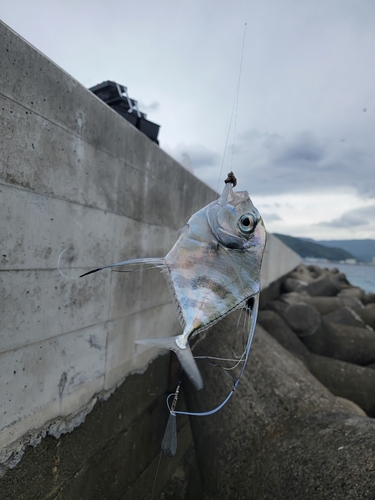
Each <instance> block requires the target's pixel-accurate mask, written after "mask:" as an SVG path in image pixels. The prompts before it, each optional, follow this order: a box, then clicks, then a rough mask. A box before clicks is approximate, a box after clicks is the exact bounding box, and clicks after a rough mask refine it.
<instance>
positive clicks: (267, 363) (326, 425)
mask: <svg viewBox="0 0 375 500" xmlns="http://www.w3.org/2000/svg"><path fill="white" fill-rule="evenodd" d="M233 328H235V322H233V321H232V320H231V318H230V316H228V317H227V318H225V319H224V320H223V321H221V322H220V323H218V324H217V325H215V327H213V328H212V329H211V330H209V331H208V333H207V335H206V337H205V338H204V339H203V340H202V341H201V342H199V344H198V345H197V346H196V347H197V348H198V347H199V351H198V352H197V354H201V353H203V352H205V353H207V352H212V353H214V352H215V353H216V355H220V354H222V355H224V354H225V353H226V351H227V348H228V335H229V333H230V332H231V330H232V329H233ZM201 371H202V376H203V378H204V381H205V388H204V389H202V391H196V390H195V389H194V388H193V386H192V385H191V384H190V385H189V384H185V392H186V393H187V394H186V398H187V400H188V406H189V408H190V410H191V411H199V410H201V409H202V410H203V409H207V408H211V407H212V403H213V399H212V398H213V396H214V393H215V391H216V390H217V386H218V382H217V375H218V374H217V371H215V370H214V369H212V367H210V366H209V365H208V364H204V365H202V369H201ZM368 371H371V370H368ZM374 374H375V372H374ZM205 389H206V391H205ZM203 391H205V392H204V393H203ZM191 425H192V429H193V435H194V442H195V446H196V449H197V456H198V460H199V463H200V472H201V476H202V481H203V487H204V493H205V495H204V498H205V500H213V499H215V500H217V499H220V500H226V499H228V500H229V499H234V498H236V499H249V500H256V499H266V500H267V499H268V500H271V499H272V500H278V499H279V500H281V499H287V498H288V499H289V498H290V499H291V498H296V499H307V498H308V499H309V500H310V499H311V500H318V499H319V500H322V499H330V500H335V499H336V500H338V499H343V498H345V499H346V500H354V499H358V498H369V499H370V498H371V495H373V492H374V491H375V475H374V474H373V473H372V472H369V471H372V470H373V467H374V450H373V447H372V446H371V444H370V443H372V442H373V439H374V435H375V420H373V419H369V418H367V417H363V416H359V415H356V414H355V413H354V412H353V411H352V410H348V409H347V408H343V405H342V404H341V403H340V402H339V401H337V398H336V397H334V396H333V395H332V394H331V393H330V392H329V391H328V390H327V389H326V388H325V387H324V386H323V385H322V384H321V383H319V382H318V381H317V379H316V378H315V377H313V375H311V374H310V373H309V371H308V370H307V369H306V367H305V366H304V364H303V363H301V362H300V361H299V360H298V359H296V358H295V357H294V356H293V355H292V354H290V353H289V352H288V351H286V350H285V349H284V348H283V347H282V346H281V345H280V344H279V343H278V342H277V341H276V340H275V339H273V338H272V336H270V335H269V334H268V333H267V332H266V331H265V330H264V329H262V328H261V327H259V326H258V327H257V329H256V332H255V338H254V342H253V347H252V351H251V353H250V357H249V361H248V366H247V367H246V369H245V372H244V374H243V376H242V379H241V381H240V383H239V385H238V387H237V389H236V391H235V392H234V395H233V397H232V398H231V399H230V401H229V402H228V404H227V405H226V406H225V407H224V408H222V409H221V410H220V411H218V412H217V413H215V414H213V415H211V416H209V417H204V418H199V417H197V418H195V417H193V418H191Z"/></svg>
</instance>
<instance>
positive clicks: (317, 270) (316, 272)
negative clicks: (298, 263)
mask: <svg viewBox="0 0 375 500" xmlns="http://www.w3.org/2000/svg"><path fill="white" fill-rule="evenodd" d="M307 269H308V271H309V273H310V276H312V277H313V278H319V276H322V274H325V273H326V272H327V269H322V268H321V267H319V266H313V265H310V266H307Z"/></svg>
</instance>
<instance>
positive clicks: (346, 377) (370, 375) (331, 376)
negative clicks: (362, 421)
mask: <svg viewBox="0 0 375 500" xmlns="http://www.w3.org/2000/svg"><path fill="white" fill-rule="evenodd" d="M308 365H309V368H310V371H311V373H312V374H313V375H315V377H316V378H317V379H318V380H319V381H320V382H321V383H322V384H323V385H324V386H325V387H327V388H328V389H329V390H330V391H331V392H332V394H335V395H336V396H340V397H342V398H346V399H349V400H351V401H354V403H356V404H357V405H358V406H360V407H361V408H362V410H363V411H365V412H366V414H367V415H368V416H370V417H375V390H374V388H375V370H371V369H370V368H367V367H363V366H358V365H355V364H352V363H347V362H345V361H340V360H337V359H331V358H328V357H326V356H319V355H317V354H312V355H311V356H310V358H309V360H308Z"/></svg>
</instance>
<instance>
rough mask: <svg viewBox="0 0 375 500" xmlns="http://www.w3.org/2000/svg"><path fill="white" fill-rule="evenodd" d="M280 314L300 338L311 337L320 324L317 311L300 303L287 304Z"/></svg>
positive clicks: (308, 305)
mask: <svg viewBox="0 0 375 500" xmlns="http://www.w3.org/2000/svg"><path fill="white" fill-rule="evenodd" d="M281 314H282V316H283V318H284V319H285V321H286V322H287V323H288V325H289V326H290V327H291V328H292V330H294V331H295V332H296V333H297V335H298V336H299V337H301V338H302V337H306V336H310V335H313V334H314V333H315V332H316V331H317V330H318V328H319V326H320V323H321V316H320V314H319V311H318V310H317V309H316V308H315V307H314V306H312V305H310V304H304V303H302V302H301V303H295V304H289V305H288V306H287V307H286V308H285V309H284V310H283V311H282V313H281Z"/></svg>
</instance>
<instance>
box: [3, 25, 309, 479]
mask: <svg viewBox="0 0 375 500" xmlns="http://www.w3.org/2000/svg"><path fill="white" fill-rule="evenodd" d="M0 47H1V51H0V54H1V55H0V57H1V68H2V70H1V71H2V86H1V89H0V113H1V121H0V133H1V137H2V148H1V151H0V203H1V213H2V217H1V221H0V234H1V236H0V238H1V241H2V251H1V256H0V294H1V302H0V382H1V383H0V464H3V470H6V468H7V467H13V466H14V465H15V464H16V463H17V462H18V460H19V459H20V457H21V456H22V452H23V450H24V449H25V446H26V445H27V444H36V443H38V442H39V441H40V438H41V437H43V436H45V435H46V434H51V435H53V436H55V437H59V436H60V435H61V433H63V432H67V431H71V430H72V429H73V428H74V427H76V426H78V425H79V424H80V423H82V421H83V420H84V418H85V417H86V415H87V413H88V412H90V411H91V410H92V408H93V406H94V404H95V403H96V402H97V401H98V400H103V398H104V399H105V398H107V397H108V395H109V394H110V393H111V392H112V391H113V390H115V389H116V387H117V386H118V385H119V384H120V383H122V381H123V380H124V378H125V377H126V376H127V375H128V374H129V373H133V372H134V371H137V370H138V371H139V370H144V369H145V368H146V367H147V365H148V363H149V362H150V361H151V360H153V359H154V358H155V357H156V356H158V355H159V354H160V352H159V351H158V350H157V349H150V348H146V347H144V346H138V347H136V346H135V343H134V341H135V339H136V338H139V337H147V336H152V335H154V336H160V335H162V336H166V335H172V334H176V332H179V331H180V326H179V324H178V322H177V319H176V315H175V312H174V307H173V305H172V303H171V299H170V296H169V293H168V290H167V287H166V286H165V282H164V279H163V277H162V276H161V275H160V274H159V272H158V271H156V270H153V271H149V270H148V271H142V270H141V271H140V272H134V273H111V272H109V271H103V272H102V273H98V274H96V275H92V276H89V277H88V278H85V279H81V280H77V279H75V278H76V277H77V276H78V275H79V274H81V273H82V272H84V271H86V270H89V269H91V268H93V267H98V266H100V265H105V264H110V263H112V262H116V261H119V260H123V259H127V258H129V259H130V258H135V257H151V256H153V257H162V256H164V255H166V253H167V252H168V250H169V249H170V247H171V245H172V244H173V242H174V241H175V233H176V231H177V230H178V228H179V227H180V226H181V225H182V224H183V223H184V220H185V219H186V217H188V216H189V215H191V214H192V213H194V212H195V211H197V210H198V209H199V208H201V207H202V206H204V205H206V204H207V203H209V202H210V201H212V200H213V199H214V198H215V193H214V192H213V191H212V190H211V189H209V188H208V187H207V186H206V185H205V184H203V183H202V182H200V181H199V180H198V179H196V178H195V177H194V176H193V175H191V174H190V173H189V172H188V171H186V170H185V169H184V168H183V167H182V166H181V165H179V164H178V163H176V162H175V161H174V160H173V159H172V158H171V157H169V156H168V155H167V154H166V153H165V152H164V151H162V150H161V149H160V148H159V147H158V146H157V145H156V144H155V143H153V142H151V141H150V140H149V139H148V138H147V137H146V136H144V135H143V134H141V133H140V132H139V131H138V130H136V129H135V128H134V127H133V126H132V125H130V124H129V123H128V122H127V121H125V120H124V119H122V118H121V117H120V116H119V115H118V114H117V113H116V112H114V111H113V110H111V109H110V108H109V107H108V106H107V105H105V104H104V103H103V102H102V101H101V100H99V99H98V98H97V97H96V96H94V95H93V94H92V93H90V92H89V91H88V90H87V89H86V88H85V87H83V86H82V85H81V84H79V83H78V82H77V81H75V80H74V79H73V78H72V77H71V76H70V75H68V74H67V73H65V72H64V71H63V70H62V69H61V68H59V67H58V66H56V65H55V64H54V63H53V62H52V61H50V60H49V59H48V58H46V57H45V56H44V55H43V54H41V53H40V52H38V51H37V50H36V49H35V48H34V47H32V46H31V45H30V44H28V43H27V42H26V41H25V40H23V39H22V38H21V37H19V36H18V35H17V34H16V33H14V32H13V31H12V30H11V29H10V28H8V27H7V26H6V25H4V24H3V23H0ZM239 187H240V186H239ZM250 194H251V193H250ZM65 248H67V249H68V250H67V251H66V252H65V253H64V255H63V257H62V260H61V267H62V270H63V272H64V273H65V274H66V275H68V276H69V278H64V277H62V276H60V275H59V273H58V271H57V269H56V263H57V259H58V256H59V254H60V252H61V251H62V250H64V249H65ZM298 262H299V257H298V256H296V254H294V253H293V252H292V251H291V250H289V249H288V248H287V247H285V245H283V243H281V242H280V241H279V240H277V238H275V237H273V236H272V235H270V236H269V241H268V244H267V249H266V255H265V261H264V265H263V270H262V286H263V287H265V286H267V285H268V284H269V283H271V282H272V281H274V280H276V279H277V278H278V277H279V276H280V275H281V274H285V273H286V272H288V271H290V270H291V269H292V268H293V267H295V266H296V265H297V263H298ZM148 397H149V396H148V395H141V394H140V395H139V398H140V399H142V398H148Z"/></svg>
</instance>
